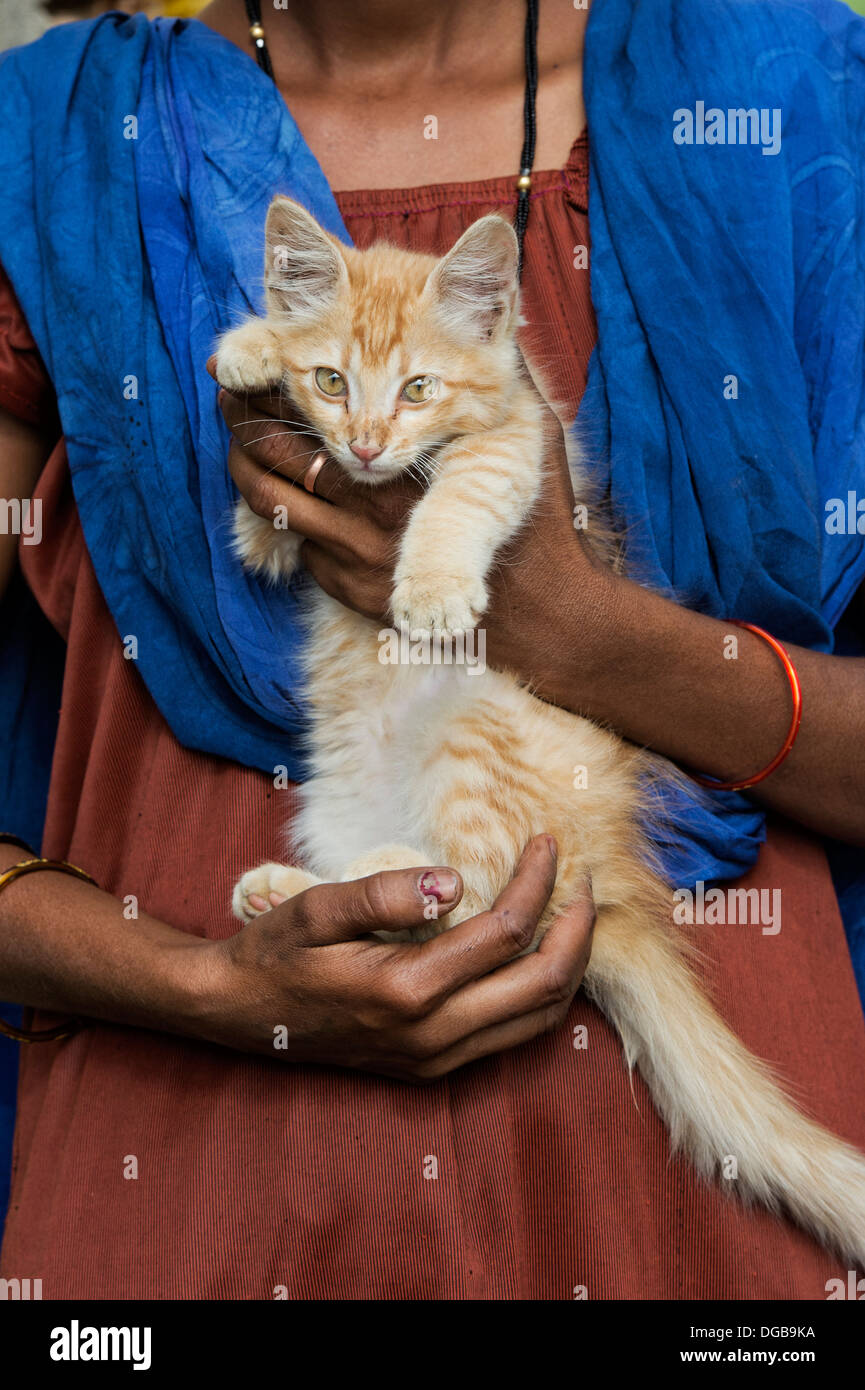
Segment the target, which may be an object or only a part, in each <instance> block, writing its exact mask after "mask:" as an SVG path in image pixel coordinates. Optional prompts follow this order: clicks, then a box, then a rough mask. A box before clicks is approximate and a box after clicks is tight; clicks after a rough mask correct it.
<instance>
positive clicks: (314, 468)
mask: <svg viewBox="0 0 865 1390" xmlns="http://www.w3.org/2000/svg"><path fill="white" fill-rule="evenodd" d="M326 463H327V454H322V453H318V454H316V456H315V458H314V459H313V461H312V463H311V464H310V465H309V468H307V470H306V472H305V473H304V475H303V485H304V487H305V488H306V490H307V492H312V493H314V492H315V480H316V478H317V477H318V475H319V473H320V472H321V470H322V469H323V468H324V465H325V464H326Z"/></svg>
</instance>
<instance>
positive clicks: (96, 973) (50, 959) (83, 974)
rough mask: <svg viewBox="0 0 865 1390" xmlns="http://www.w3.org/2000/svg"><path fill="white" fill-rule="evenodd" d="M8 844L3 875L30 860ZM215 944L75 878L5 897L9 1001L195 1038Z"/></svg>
mask: <svg viewBox="0 0 865 1390" xmlns="http://www.w3.org/2000/svg"><path fill="white" fill-rule="evenodd" d="M23 857H24V856H23V855H22V853H21V851H20V850H17V849H15V848H14V847H13V846H10V845H0V872H2V870H4V869H6V868H8V867H9V866H10V865H11V864H15V863H17V862H18V860H20V859H21V858H23ZM207 945H208V943H207V942H206V941H204V940H203V939H202V938H201V937H197V936H191V935H190V934H189V933H187V932H182V931H177V930H176V929H175V928H174V927H169V926H168V925H167V924H166V923H164V922H160V921H157V919H156V918H154V917H149V916H147V914H146V913H141V914H140V916H139V917H138V918H136V919H132V920H127V919H126V918H125V917H124V916H123V903H122V902H120V901H119V900H118V899H117V898H113V897H111V896H110V895H109V894H108V893H103V892H102V891H101V890H100V889H98V888H95V887H91V886H90V885H89V884H87V883H83V882H81V881H80V880H77V879H74V878H72V877H70V876H69V875H67V874H60V873H54V872H50V871H45V872H39V873H34V874H28V875H26V876H22V877H20V878H17V879H15V880H14V882H12V883H10V884H8V885H7V886H6V887H5V888H4V889H3V890H2V891H0V998H2V999H7V1000H9V1001H10V1002H12V1003H20V1004H29V1005H33V1006H34V1007H38V1008H44V1009H49V1010H51V1011H56V1012H59V1013H71V1014H81V1015H86V1016H88V1017H91V1018H100V1019H105V1020H107V1021H110V1022H114V1023H127V1024H133V1025H137V1026H140V1027H145V1028H153V1029H157V1030H160V1031H166V1032H171V1033H186V1034H192V1035H194V1034H196V1033H197V1032H198V1030H199V1027H200V1020H201V1017H202V1015H203V1014H204V1013H205V1012H206V1009H207V1006H208V998H209V980H210V970H209V965H210V962H209V956H208V954H207V951H206V947H207Z"/></svg>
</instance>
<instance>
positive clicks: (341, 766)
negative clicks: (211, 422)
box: [217, 197, 865, 1263]
mask: <svg viewBox="0 0 865 1390" xmlns="http://www.w3.org/2000/svg"><path fill="white" fill-rule="evenodd" d="M266 242H267V253H266V267H265V269H266V283H267V316H266V318H263V319H259V318H252V319H250V320H249V321H247V322H246V323H244V324H243V325H242V326H241V327H239V328H236V329H234V330H232V331H231V332H229V333H227V334H226V335H225V336H224V337H223V339H222V340H221V343H220V345H219V352H218V359H217V375H218V378H219V381H220V382H221V383H222V384H223V385H224V386H226V387H227V388H228V389H230V390H233V391H239V392H250V393H255V392H260V391H262V390H264V389H266V388H282V389H284V390H285V392H286V396H287V397H288V398H289V399H290V401H291V403H292V406H293V407H294V409H295V410H296V411H299V412H300V415H301V417H302V418H303V419H305V420H307V421H308V422H309V425H310V427H311V430H312V431H313V432H314V433H315V434H317V435H318V436H319V437H320V438H321V440H322V442H323V445H324V447H325V449H326V450H327V452H328V454H329V455H330V457H331V458H332V459H335V460H336V461H337V462H338V463H339V464H340V465H341V466H342V467H343V468H344V469H345V470H346V472H347V473H348V474H349V475H350V476H351V477H352V478H354V479H356V480H357V481H359V482H363V483H367V484H375V483H378V482H381V481H383V480H385V479H387V478H390V477H393V476H394V475H395V474H398V473H401V472H403V471H405V470H413V471H415V472H416V471H418V469H420V470H422V472H423V474H424V476H425V477H426V478H427V479H428V480H429V486H428V488H427V490H426V492H425V493H424V495H423V496H422V498H421V500H420V501H419V502H418V503H417V504H416V506H415V507H414V509H413V511H412V513H411V516H410V518H409V521H408V525H407V527H406V529H405V532H404V535H403V538H402V542H401V546H400V551H399V557H398V561H397V565H396V571H395V575H394V589H393V597H392V610H393V618H394V622H395V624H396V625H397V626H400V625H404V626H405V627H406V628H408V629H409V630H411V631H417V630H422V631H423V632H425V633H432V632H435V633H437V634H439V635H440V636H441V639H442V640H449V639H450V638H452V637H453V636H454V635H455V634H459V633H464V632H465V631H467V630H470V629H472V628H474V627H475V625H476V624H477V623H478V622H479V620H481V619H482V617H483V614H484V611H485V609H486V606H487V577H488V574H489V571H490V568H491V566H492V564H493V562H494V558H495V555H496V552H497V551H498V549H499V548H500V547H501V546H502V545H503V544H504V542H506V541H507V540H508V539H509V538H510V537H512V536H513V535H514V534H515V533H516V531H517V530H518V529H519V528H520V527H521V526H522V525H523V524H524V523H525V522H526V520H527V518H528V517H529V516H530V514H531V511H532V507H533V505H534V503H535V501H536V499H537V496H538V492H539V489H540V486H541V482H542V478H543V469H544V438H543V423H542V409H541V406H540V403H539V401H538V398H537V395H536V393H535V391H534V388H533V386H532V384H531V383H530V381H529V380H528V379H527V377H526V375H525V369H524V367H523V365H522V360H521V357H520V353H519V350H518V348H517V343H516V329H517V321H518V287H517V244H516V238H515V236H514V233H513V231H512V229H511V227H510V226H509V225H508V223H506V222H505V221H504V220H503V219H502V218H500V217H496V216H489V217H483V218H481V219H480V220H479V221H478V222H476V223H474V225H473V226H471V227H469V229H468V230H467V231H466V232H465V233H464V234H463V236H461V237H460V239H459V241H458V242H457V243H456V245H455V246H454V247H453V248H452V250H451V251H449V252H448V254H447V255H446V256H444V257H443V258H442V259H440V260H436V259H435V258H434V257H431V256H423V255H417V254H413V253H410V252H406V251H403V250H399V249H396V248H394V247H391V246H388V245H386V244H379V245H376V246H373V247H371V248H370V249H369V250H367V251H357V250H354V249H352V248H349V247H346V246H344V245H342V244H341V243H340V242H338V241H337V240H336V239H335V238H333V237H331V236H330V235H328V234H327V233H325V232H324V231H323V230H322V229H321V228H320V227H319V225H318V223H317V222H316V221H315V220H314V219H313V218H312V217H311V216H310V215H309V213H307V212H306V211H305V210H304V209H303V208H301V207H300V206H299V205H298V204H296V203H294V202H292V201H290V200H289V199H287V198H281V197H278V198H276V199H274V201H273V203H272V205H271V208H270V211H269V214H268V219H267V228H266ZM572 471H573V475H574V488H575V495H576V498H577V500H578V501H579V500H580V497H581V495H584V494H585V491H586V480H585V477H584V476H583V475H582V474H581V471H580V468H579V464H578V462H577V461H576V460H573V461H572ZM235 529H236V540H237V545H238V549H239V552H240V554H241V556H242V558H243V559H244V562H245V563H246V564H247V565H248V566H250V567H251V568H252V569H254V570H255V571H257V572H258V573H260V574H261V575H262V576H263V577H265V578H266V579H268V580H271V581H277V580H279V579H280V578H287V577H288V576H289V575H290V574H291V572H292V571H293V569H294V568H295V566H296V564H297V551H298V543H299V542H298V538H297V537H292V536H290V535H288V534H287V533H286V532H285V531H284V530H278V529H276V528H275V527H274V526H273V525H272V524H271V523H270V522H269V521H267V520H266V519H262V518H260V517H257V516H255V515H254V514H253V513H252V512H251V511H250V510H249V508H248V507H247V506H246V504H245V503H244V502H241V503H240V504H239V506H238V510H237V514H236V518H235ZM310 609H311V611H310V636H309V640H308V644H307V651H306V658H305V665H306V679H307V685H308V697H309V705H310V709H311V712H312V714H311V720H312V727H311V730H310V746H311V753H312V758H311V762H312V768H313V775H312V777H311V779H310V780H309V781H307V782H306V783H305V784H304V785H303V787H302V788H301V811H300V813H299V817H298V820H297V822H296V824H295V825H294V826H293V827H292V831H293V839H294V844H295V846H296V851H297V857H298V860H299V863H300V864H301V865H303V867H302V868H301V867H287V866H284V865H281V864H276V863H272V864H265V865H262V866H261V867H260V868H257V869H253V870H251V871H250V872H249V873H246V874H244V875H243V877H242V878H241V880H240V882H239V883H238V884H237V886H236V888H235V892H234V900H233V907H234V911H235V913H236V915H237V916H238V917H240V919H241V920H243V921H249V920H250V919H251V918H253V917H254V916H256V915H257V913H256V911H255V909H254V908H253V907H252V906H251V904H250V902H249V898H250V896H251V895H256V894H257V895H259V896H261V897H262V898H263V899H264V900H265V902H266V901H267V899H268V894H269V893H270V892H277V893H281V894H284V895H286V896H288V897H291V896H293V895H294V894H296V893H300V892H303V890H304V889H305V888H308V887H309V886H310V885H312V884H314V883H318V882H321V881H322V880H325V879H328V880H342V881H347V880H349V879H354V878H360V877H362V876H364V875H366V874H370V873H373V872H374V871H376V870H379V869H393V868H404V867H416V866H421V865H425V864H436V863H443V864H449V865H452V866H453V867H454V868H456V869H457V870H459V872H460V873H461V874H462V877H463V881H464V884H465V894H464V897H463V899H462V902H461V903H460V905H459V907H458V908H457V909H456V910H455V911H454V912H452V913H451V914H449V916H448V917H447V918H446V920H444V921H443V922H442V923H438V922H436V921H432V922H430V923H429V924H428V925H427V927H426V928H425V932H426V934H427V935H433V934H435V933H436V932H437V931H439V930H443V929H446V928H447V927H449V926H453V925H455V924H456V923H457V922H459V921H462V920H464V919H465V918H466V917H469V916H471V915H473V914H475V913H476V912H479V911H482V910H483V909H484V908H485V907H487V906H489V904H490V903H491V902H492V901H493V899H494V898H495V897H496V896H497V894H498V893H499V892H500V891H501V890H502V889H503V887H504V886H505V884H506V883H507V882H508V881H509V879H510V878H511V876H512V874H513V871H514V868H515V866H516V863H517V860H518V859H519V856H520V854H521V852H522V850H523V848H524V846H525V844H526V842H527V841H528V839H529V838H530V837H531V836H533V835H535V834H538V833H540V832H542V831H548V832H551V833H552V834H554V835H555V837H556V840H557V841H558V846H559V863H558V878H557V882H556V886H555V889H554V892H553V896H552V898H551V900H550V903H549V905H548V907H547V909H546V911H545V913H544V916H543V918H542V920H541V923H540V925H539V929H538V934H537V937H536V942H535V944H537V941H538V940H539V939H540V937H541V935H542V934H543V932H544V931H545V930H546V928H547V926H548V925H549V923H550V921H551V920H552V918H553V917H554V916H555V915H556V914H557V913H558V912H560V911H561V909H562V908H563V907H564V906H565V905H566V904H567V903H568V902H569V900H570V899H571V898H572V897H574V895H575V894H576V893H577V892H578V891H579V889H580V885H581V884H582V882H583V880H584V876H585V874H586V871H587V870H588V871H590V872H591V875H592V881H593V886H594V893H595V898H596V902H597V907H598V920H597V926H596V929H595V941H594V947H593V951H592V957H591V961H590V964H589V967H588V970H587V972H586V976H585V981H584V984H585V988H586V990H587V992H588V994H589V995H590V996H591V998H592V999H593V1000H594V1001H595V1002H596V1004H597V1005H598V1006H599V1008H601V1009H602V1010H603V1012H604V1013H605V1014H606V1016H607V1018H608V1019H609V1020H610V1022H611V1023H612V1024H613V1026H614V1027H615V1028H616V1029H617V1031H618V1033H619V1035H620V1037H621V1039H622V1044H623V1047H624V1052H625V1057H626V1059H627V1063H628V1066H629V1067H634V1066H636V1067H638V1068H639V1070H640V1072H641V1073H642V1075H643V1077H644V1078H645V1080H646V1082H647V1084H648V1086H649V1089H650V1091H651V1093H652V1096H653V1099H654V1101H655V1104H656V1106H657V1108H658V1110H659V1112H660V1114H661V1115H662V1116H663V1118H664V1119H665V1121H666V1123H667V1125H668V1127H669V1129H670V1133H671V1138H672V1143H673V1146H674V1148H676V1147H681V1148H684V1149H685V1150H686V1151H687V1153H688V1154H689V1155H690V1157H691V1159H692V1161H693V1162H694V1163H695V1165H696V1166H697V1168H698V1169H699V1170H700V1172H701V1173H703V1174H704V1175H706V1176H710V1175H712V1174H715V1173H717V1171H718V1169H719V1166H720V1165H721V1163H722V1161H724V1160H725V1159H727V1158H728V1157H729V1156H732V1157H734V1158H735V1159H736V1161H737V1164H738V1175H739V1176H738V1186H739V1190H740V1192H741V1194H742V1195H743V1197H745V1198H746V1199H748V1198H754V1199H756V1200H759V1201H760V1202H763V1203H764V1204H765V1205H767V1206H769V1207H770V1208H773V1209H777V1208H778V1207H783V1208H785V1209H786V1210H787V1211H788V1212H789V1213H790V1215H791V1216H793V1217H794V1218H795V1219H796V1220H797V1221H798V1222H799V1223H800V1224H801V1225H802V1226H804V1227H805V1228H806V1229H808V1230H810V1231H811V1232H812V1233H813V1234H814V1235H815V1236H816V1237H817V1238H818V1239H819V1240H821V1241H822V1242H824V1243H825V1244H827V1245H828V1246H831V1247H832V1248H834V1249H835V1250H837V1251H838V1252H839V1253H840V1254H842V1255H843V1256H844V1257H845V1258H849V1259H852V1260H858V1261H859V1262H860V1263H865V1158H863V1156H862V1155H861V1154H860V1153H858V1151H857V1150H855V1149H854V1148H853V1147H851V1146H850V1145H849V1144H846V1143H844V1142H842V1141H841V1140H840V1139H838V1138H836V1137H835V1136H834V1135H832V1134H830V1133H829V1132H828V1131H827V1130H825V1129H823V1128H822V1127H821V1126H819V1125H817V1124H815V1123H814V1122H813V1121H811V1120H809V1119H808V1118H807V1117H806V1116H804V1115H802V1114H801V1113H800V1112H799V1111H798V1110H796V1109H795V1107H794V1106H793V1105H792V1104H791V1103H790V1101H789V1100H788V1099H787V1098H786V1096H785V1095H784V1094H783V1092H782V1090H781V1089H780V1088H779V1086H778V1085H776V1084H775V1082H774V1081H773V1079H772V1077H771V1075H770V1073H769V1071H768V1069H767V1068H766V1067H765V1066H764V1065H763V1064H762V1063H761V1062H759V1061H757V1060H756V1059H755V1058H754V1057H752V1056H751V1055H750V1053H749V1052H748V1051H747V1050H746V1049H745V1047H744V1046H743V1045H742V1043H740V1042H739V1041H738V1039H737V1038H736V1037H735V1036H734V1035H733V1034H732V1033H731V1032H730V1030H729V1029H728V1028H727V1026H726V1024H725V1023H724V1022H723V1021H722V1020H721V1018H720V1017H719V1016H718V1014H717V1013H716V1012H715V1010H714V1009H713V1007H712V1006H711V1004H710V1003H709V1002H708V1000H707V999H706V998H705V996H704V995H703V993H702V991H701V990H700V988H699V986H698V984H697V981H696V979H695V977H694V975H693V973H692V971H691V969H690V966H689V964H688V961H687V946H686V943H685V942H684V940H683V939H681V933H680V932H678V931H677V929H676V928H675V927H674V925H673V918H672V893H671V889H670V887H669V886H668V885H667V884H665V883H664V882H663V881H662V880H661V878H660V877H659V876H658V874H657V873H656V872H654V870H653V869H652V867H651V864H652V854H651V847H650V844H649V842H648V838H647V834H646V831H645V829H644V824H645V821H646V816H647V811H646V806H645V792H646V786H647V783H648V782H649V780H650V779H657V778H658V777H668V778H671V779H672V778H676V777H679V776H680V775H681V774H679V773H678V772H677V771H676V770H675V769H674V768H673V767H672V766H671V765H670V764H668V763H666V762H665V760H663V759H661V758H658V757H657V756H656V755H654V754H650V753H647V752H644V751H641V750H640V749H638V748H636V747H634V746H633V745H631V744H629V743H627V742H626V741H624V740H623V739H621V738H619V737H617V736H616V735H614V734H612V733H610V732H609V731H607V730H605V729H602V728H600V727H599V726H597V725H595V724H593V723H591V722H590V721H588V720H586V719H582V718H579V717H578V716H576V715H573V714H570V713H567V712H566V711H564V710H561V709H558V708H555V707H554V706H552V705H548V704H545V703H544V702H542V701H541V700H539V699H537V698H536V697H534V696H533V695H532V694H531V693H530V692H529V691H528V690H527V689H526V688H525V687H524V686H522V685H521V684H520V683H519V682H518V681H517V680H516V679H515V678H513V677H512V676H510V675H508V674H506V673H502V672H498V671H492V670H488V671H485V672H484V673H483V674H478V672H477V671H472V670H471V668H470V667H467V666H465V665H462V666H460V665H439V664H425V665H408V664H402V665H400V664H394V665H388V664H383V663H382V661H380V659H379V651H380V646H379V641H378V624H377V623H374V622H372V621H370V620H368V619H366V618H364V617H361V616H360V615H358V614H357V613H354V612H351V611H349V610H348V609H346V608H343V607H341V606H340V605H339V604H338V603H337V602H335V601H334V600H333V599H331V598H329V597H328V596H327V595H326V594H324V593H323V592H321V591H320V590H318V589H316V590H315V591H314V593H313V594H312V596H311V598H310ZM575 767H584V768H585V769H586V770H587V777H586V779H585V780H586V785H585V786H584V787H583V788H582V789H581V790H579V791H575V789H574V783H573V778H574V768H575ZM388 939H390V940H392V939H393V936H392V935H390V934H389V937H388Z"/></svg>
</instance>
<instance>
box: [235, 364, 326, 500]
mask: <svg viewBox="0 0 865 1390" xmlns="http://www.w3.org/2000/svg"><path fill="white" fill-rule="evenodd" d="M219 405H220V409H221V410H222V415H223V418H224V420H225V423H226V424H227V426H228V428H229V429H230V430H231V433H232V434H233V435H234V438H235V440H236V441H237V443H238V444H239V445H240V446H241V447H242V448H243V450H244V452H245V453H246V455H247V457H248V458H249V459H250V460H251V461H253V462H254V463H256V464H257V465H258V466H259V467H261V468H262V469H264V470H265V471H266V472H268V473H273V474H277V475H279V476H280V477H282V478H286V479H288V481H289V482H292V483H297V484H301V485H302V484H303V481H304V478H305V477H306V475H307V473H308V472H309V470H310V468H311V467H312V464H313V462H314V461H315V460H317V459H318V458H319V457H320V456H321V455H322V454H324V452H325V451H324V449H323V447H322V443H321V440H320V439H318V438H317V437H316V435H315V434H313V433H312V432H311V431H310V430H309V429H308V427H307V426H306V424H305V422H304V421H303V420H302V419H301V418H300V417H299V415H298V414H297V412H296V411H295V410H294V409H293V407H292V404H291V402H290V401H289V400H287V399H286V398H285V397H282V398H276V399H274V398H262V399H258V398H254V399H253V398H249V397H245V396H236V395H234V394H233V392H231V391H226V390H224V389H223V390H221V391H220V393H219ZM268 407H271V408H273V407H275V408H276V409H277V412H278V413H276V414H269V413H268ZM235 481H237V480H235ZM314 482H315V495H316V497H321V498H324V499H326V500H329V501H330V500H335V499H336V498H337V497H341V496H343V495H345V494H346V493H347V492H349V491H350V479H349V478H348V477H347V475H346V474H345V473H344V472H343V470H342V469H341V468H340V467H339V465H338V464H337V463H335V462H334V461H333V459H329V458H327V457H325V461H324V464H323V465H322V466H321V467H319V468H317V469H316V475H315V480H314ZM238 486H240V484H239V483H238Z"/></svg>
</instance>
